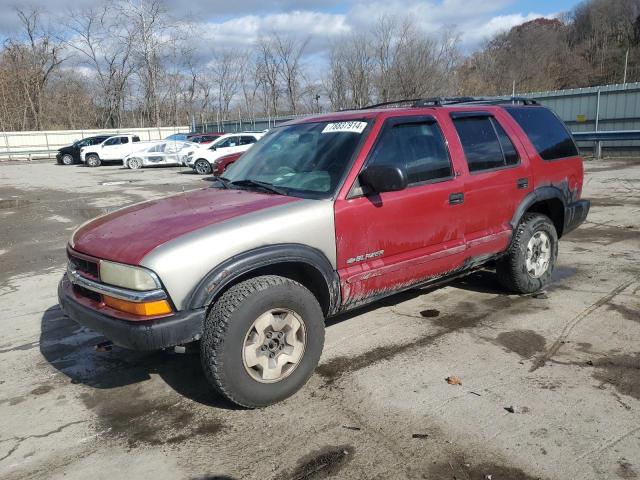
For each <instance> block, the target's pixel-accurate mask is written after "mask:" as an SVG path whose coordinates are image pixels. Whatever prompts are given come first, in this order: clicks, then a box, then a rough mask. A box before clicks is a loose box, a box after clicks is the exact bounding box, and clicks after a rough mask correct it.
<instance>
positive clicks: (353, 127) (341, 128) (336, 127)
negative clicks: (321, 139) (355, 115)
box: [322, 122, 367, 133]
mask: <svg viewBox="0 0 640 480" xmlns="http://www.w3.org/2000/svg"><path fill="white" fill-rule="evenodd" d="M365 128H367V122H337V123H328V124H327V126H326V127H324V129H323V130H322V133H335V132H352V133H362V132H363V130H364V129H365Z"/></svg>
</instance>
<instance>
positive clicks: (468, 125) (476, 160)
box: [453, 117, 505, 172]
mask: <svg viewBox="0 0 640 480" xmlns="http://www.w3.org/2000/svg"><path fill="white" fill-rule="evenodd" d="M453 122H454V124H455V126H456V130H457V131H458V136H459V137H460V142H461V143H462V149H463V150H464V155H465V157H466V158H467V164H468V165H469V171H470V172H477V171H479V170H489V169H492V168H500V167H503V166H504V165H505V160H504V156H503V154H502V147H501V145H500V142H499V141H498V136H497V134H496V131H495V129H494V128H493V123H492V121H491V118H490V117H460V118H456V119H454V121H453Z"/></svg>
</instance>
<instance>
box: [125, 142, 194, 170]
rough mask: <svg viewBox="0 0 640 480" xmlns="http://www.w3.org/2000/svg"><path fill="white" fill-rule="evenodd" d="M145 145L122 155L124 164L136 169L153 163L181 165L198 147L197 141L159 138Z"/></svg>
mask: <svg viewBox="0 0 640 480" xmlns="http://www.w3.org/2000/svg"><path fill="white" fill-rule="evenodd" d="M146 145H147V146H145V147H144V148H142V149H139V150H136V151H135V152H132V153H130V154H129V155H127V156H126V157H124V159H123V160H122V163H123V164H124V166H125V167H128V168H130V169H132V170H136V169H138V168H142V167H150V166H153V165H182V164H183V163H184V162H185V161H186V158H187V156H188V155H189V154H190V153H193V152H194V151H195V150H197V149H198V148H199V147H200V145H198V144H197V143H193V142H183V141H175V140H160V141H158V142H152V143H147V144H146Z"/></svg>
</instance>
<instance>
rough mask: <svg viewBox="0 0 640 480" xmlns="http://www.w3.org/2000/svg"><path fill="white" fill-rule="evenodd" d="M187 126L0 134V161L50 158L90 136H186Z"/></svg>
mask: <svg viewBox="0 0 640 480" xmlns="http://www.w3.org/2000/svg"><path fill="white" fill-rule="evenodd" d="M189 131H190V128H189V127H188V126H183V127H182V126H181V127H161V128H118V129H104V130H50V131H37V132H0V161H2V160H25V159H26V160H36V159H41V158H54V157H55V156H56V153H57V152H58V149H59V148H61V147H64V146H67V145H71V144H72V143H73V142H75V141H76V140H81V139H83V138H86V137H92V136H94V135H118V134H121V133H130V134H131V135H138V136H139V137H140V140H141V141H143V142H144V141H148V140H162V139H163V138H166V137H168V136H169V135H173V134H174V133H187V132H189Z"/></svg>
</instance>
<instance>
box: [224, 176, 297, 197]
mask: <svg viewBox="0 0 640 480" xmlns="http://www.w3.org/2000/svg"><path fill="white" fill-rule="evenodd" d="M230 183H231V185H235V186H238V187H258V188H262V189H263V190H267V191H269V192H272V193H277V194H278V195H287V192H285V191H284V190H282V189H281V188H278V187H276V186H274V185H271V184H270V183H267V182H261V181H260V180H253V179H251V178H245V179H243V180H236V181H235V182H230Z"/></svg>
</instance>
